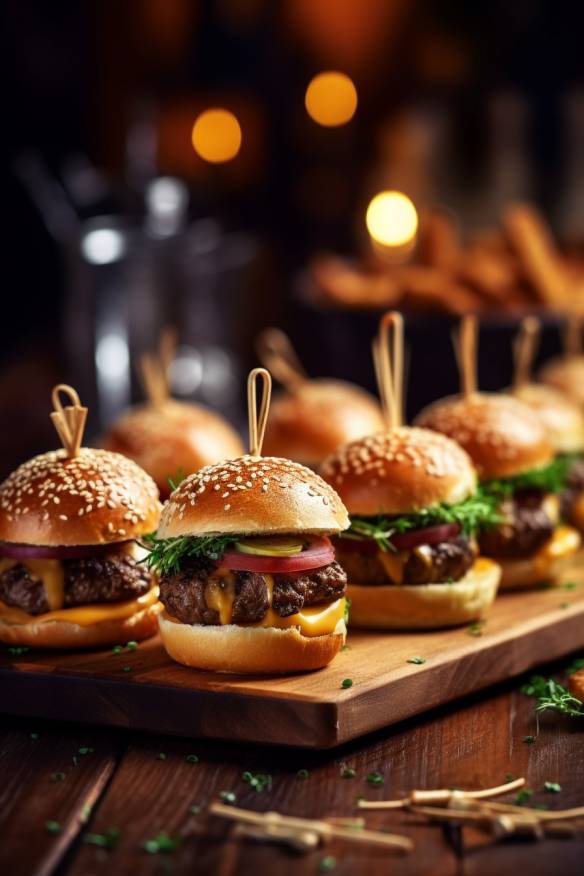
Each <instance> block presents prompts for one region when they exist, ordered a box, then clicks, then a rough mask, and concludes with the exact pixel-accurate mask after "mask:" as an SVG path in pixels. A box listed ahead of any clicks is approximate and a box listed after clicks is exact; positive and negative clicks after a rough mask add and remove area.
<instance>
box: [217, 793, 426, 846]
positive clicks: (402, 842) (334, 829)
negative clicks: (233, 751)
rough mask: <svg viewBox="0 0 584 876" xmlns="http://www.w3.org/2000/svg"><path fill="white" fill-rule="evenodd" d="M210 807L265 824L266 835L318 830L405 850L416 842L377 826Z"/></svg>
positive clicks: (250, 822) (321, 833) (330, 836)
mask: <svg viewBox="0 0 584 876" xmlns="http://www.w3.org/2000/svg"><path fill="white" fill-rule="evenodd" d="M209 811H210V812H211V814H212V815H219V816H221V817H223V818H228V819H231V820H232V821H237V822H239V823H240V824H246V825H256V826H259V827H262V828H264V830H265V832H266V838H269V835H270V834H269V831H270V830H273V829H279V830H280V831H281V830H286V831H290V836H291V837H294V835H295V834H297V832H298V831H300V832H302V831H309V832H313V833H316V834H317V835H318V837H319V839H320V840H324V841H326V840H330V839H341V840H348V841H350V842H355V843H361V844H365V845H374V846H380V847H383V848H388V849H390V848H391V849H395V850H396V851H401V852H410V851H411V850H412V849H413V847H414V844H413V842H412V841H411V840H410V839H409V838H408V837H404V836H398V835H396V834H390V833H383V832H381V831H376V830H355V828H351V827H342V826H338V825H336V824H331V823H329V822H327V821H318V820H315V821H313V820H311V819H308V818H297V817H295V816H289V815H280V814H279V813H278V812H254V811H251V810H248V809H238V808H236V807H234V806H227V805H225V804H223V803H211V805H210V807H209ZM279 838H283V836H282V834H280V836H279Z"/></svg>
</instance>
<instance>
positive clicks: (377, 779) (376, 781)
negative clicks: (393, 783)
mask: <svg viewBox="0 0 584 876" xmlns="http://www.w3.org/2000/svg"><path fill="white" fill-rule="evenodd" d="M365 781H367V782H369V784H370V785H383V783H384V781H385V779H384V778H383V776H382V775H381V773H377V772H374V773H367V776H366V779H365Z"/></svg>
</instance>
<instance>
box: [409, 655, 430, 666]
mask: <svg viewBox="0 0 584 876" xmlns="http://www.w3.org/2000/svg"><path fill="white" fill-rule="evenodd" d="M425 662H426V658H425V657H409V658H408V660H406V663H414V664H415V665H416V666H422V664H424V663H425Z"/></svg>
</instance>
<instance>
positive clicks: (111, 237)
mask: <svg viewBox="0 0 584 876" xmlns="http://www.w3.org/2000/svg"><path fill="white" fill-rule="evenodd" d="M0 16H1V18H2V37H1V39H2V63H3V64H4V66H5V74H4V81H5V82H6V84H7V89H6V97H5V100H6V104H5V110H4V117H5V124H4V135H3V137H4V140H5V142H6V144H7V157H6V160H5V161H4V162H3V164H2V174H3V176H4V187H3V190H4V191H5V199H6V200H5V202H4V203H5V217H6V223H5V232H4V234H5V238H4V239H5V245H4V247H3V258H4V269H3V274H4V276H3V288H4V292H3V312H4V332H3V344H2V347H1V349H0V460H1V461H0V469H1V471H0V474H5V473H6V472H7V471H9V470H10V469H11V468H12V467H13V466H14V465H16V464H17V463H18V462H19V461H21V460H22V459H24V458H26V457H28V456H30V455H31V454H32V453H34V452H38V451H40V450H44V449H46V447H47V446H49V447H50V446H54V443H55V440H54V435H52V434H51V427H50V424H49V420H48V417H47V412H48V409H49V392H50V387H51V386H52V385H53V383H55V382H57V381H58V380H65V381H68V382H71V383H73V384H74V385H75V386H76V387H78V389H79V391H80V394H81V396H82V399H83V401H84V402H85V403H87V404H89V405H90V409H91V422H90V428H91V431H92V433H93V434H94V435H96V434H98V433H99V431H100V430H101V429H103V428H104V427H105V426H106V425H107V424H108V423H109V422H111V420H112V419H113V418H114V417H115V416H116V415H117V414H118V413H119V412H120V411H121V410H122V409H123V408H125V407H126V406H127V405H128V403H130V402H131V401H135V400H138V399H140V398H141V394H142V389H141V386H140V383H139V381H138V379H137V374H136V369H135V363H136V361H137V357H138V356H139V355H140V354H141V353H143V352H145V351H148V350H152V349H153V348H155V347H156V345H157V344H158V339H159V335H160V332H161V329H162V328H163V327H164V326H165V325H173V326H174V327H175V328H176V329H177V332H178V348H177V355H176V358H175V361H174V364H173V366H172V372H171V379H172V388H173V391H174V393H175V394H176V395H177V396H178V397H180V398H188V399H194V400H197V401H202V402H204V403H205V404H208V405H211V406H212V407H214V408H215V409H217V410H219V411H221V412H222V413H224V414H226V415H227V416H228V417H229V418H230V419H231V420H232V421H233V422H235V423H237V424H241V423H242V422H243V413H244V405H243V402H244V392H243V389H244V380H245V374H246V371H247V369H248V368H249V367H250V366H251V365H253V364H257V360H256V357H255V353H254V339H255V337H256V335H257V333H258V331H259V330H260V329H261V328H263V327H265V326H268V325H278V326H280V327H282V328H284V329H285V330H286V332H287V333H288V334H289V335H290V337H291V338H292V340H293V343H294V345H295V347H296V349H297V352H298V355H299V357H300V359H301V361H302V363H303V364H304V367H305V368H306V370H307V371H308V372H309V373H310V374H311V375H314V376H317V375H327V376H337V377H341V378H346V379H351V380H354V381H355V382H357V383H360V384H361V385H363V386H366V387H368V388H372V387H373V383H374V379H373V368H372V365H371V361H370V358H371V357H370V340H371V336H372V334H373V331H374V330H375V326H376V323H377V320H378V318H379V314H380V312H382V311H383V310H384V309H386V308H388V307H397V308H399V309H401V310H403V312H404V314H405V315H406V320H407V333H408V342H409V349H410V356H409V388H408V406H409V410H410V413H413V412H415V410H416V409H417V408H419V407H420V406H421V405H422V404H424V403H426V402H428V401H429V400H431V399H432V398H435V397H436V396H437V395H440V394H445V393H446V392H452V391H453V390H454V389H455V388H456V369H455V365H454V359H453V356H452V352H451V349H450V340H449V336H450V330H451V328H452V325H453V324H454V322H455V321H456V319H457V318H458V317H459V316H460V315H461V314H462V313H465V312H469V311H472V312H477V313H479V314H480V315H481V321H482V333H481V362H480V378H481V383H482V385H483V387H484V388H499V387H502V386H504V385H505V384H506V383H508V382H509V380H510V373H511V350H510V340H511V337H512V335H513V333H514V331H515V328H516V325H517V319H518V317H519V316H520V315H522V314H524V313H525V312H538V313H541V314H542V315H543V317H544V320H545V326H546V328H545V331H544V335H543V343H542V349H541V351H540V357H542V358H543V357H544V356H546V355H548V354H549V353H551V352H554V351H557V350H558V349H560V345H561V327H562V321H563V319H564V317H565V315H566V314H576V315H577V314H579V313H580V312H581V311H582V309H583V308H584V54H583V53H582V50H581V28H580V23H581V22H580V17H579V11H578V4H574V3H569V2H561V0H556V2H554V3H551V2H543V0H515V2H513V3H509V2H503V0H491V2H489V3H464V2H462V0H458V2H457V0H441V2H439V0H276V2H274V0H128V2H123V3H120V2H114V0H75V2H73V0H60V2H59V3H47V2H43V0H17V2H16V0H7V2H5V3H3V4H2V6H1V9H0ZM381 193H385V195H382V196H381V197H376V196H380V195H381Z"/></svg>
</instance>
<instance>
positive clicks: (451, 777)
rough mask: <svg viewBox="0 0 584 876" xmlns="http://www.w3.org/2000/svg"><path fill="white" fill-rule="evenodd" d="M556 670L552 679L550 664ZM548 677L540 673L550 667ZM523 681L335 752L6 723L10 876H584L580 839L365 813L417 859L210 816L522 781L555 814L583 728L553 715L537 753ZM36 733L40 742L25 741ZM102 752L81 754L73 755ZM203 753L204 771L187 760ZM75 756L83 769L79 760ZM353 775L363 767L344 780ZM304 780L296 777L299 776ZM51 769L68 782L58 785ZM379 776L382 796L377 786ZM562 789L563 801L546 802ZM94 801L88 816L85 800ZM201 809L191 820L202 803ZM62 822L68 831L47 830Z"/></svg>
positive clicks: (568, 789) (293, 810)
mask: <svg viewBox="0 0 584 876" xmlns="http://www.w3.org/2000/svg"><path fill="white" fill-rule="evenodd" d="M553 669H554V670H555V669H557V667H553ZM544 671H545V670H544ZM519 684H520V681H519V680H517V681H515V682H507V683H505V684H504V685H502V686H499V687H498V688H497V689H494V690H491V691H489V692H486V693H485V692H483V693H480V694H475V695H473V696H471V697H468V698H467V699H466V700H465V701H464V702H463V703H459V704H456V705H449V706H443V707H441V708H440V709H438V710H434V711H433V712H431V713H428V714H426V715H424V716H422V717H418V718H415V719H410V720H408V721H406V722H402V723H401V724H399V725H398V726H395V727H393V728H391V729H385V730H383V731H378V732H377V733H375V734H372V735H369V736H368V737H365V738H363V739H361V740H359V741H354V742H350V743H347V744H345V745H343V746H341V747H340V748H338V749H336V750H335V751H321V752H317V751H306V750H300V749H281V748H276V747H265V746H252V745H246V746H243V745H236V744H228V743H225V742H220V741H212V740H202V739H198V740H193V739H179V738H176V737H175V738H169V737H157V736H154V735H147V734H140V733H136V732H134V731H126V730H112V729H105V728H91V729H89V728H86V727H79V726H78V725H77V726H76V725H72V724H68V725H63V724H59V723H52V722H43V721H38V720H33V719H31V718H26V719H24V718H2V719H0V832H1V836H2V842H0V873H2V874H7V876H8V874H10V876H38V874H43V876H52V874H54V876H100V874H104V876H126V874H127V876H135V874H138V873H139V874H140V876H165V874H174V876H182V874H185V876H186V874H192V873H196V874H198V876H199V874H200V876H207V874H209V876H215V874H220V876H231V874H237V876H256V874H257V873H260V872H263V873H278V874H282V876H312V874H318V873H320V872H325V870H323V869H322V868H323V863H322V862H323V859H326V858H329V857H334V859H335V865H334V867H333V869H332V870H331V871H330V872H332V873H334V874H338V876H360V874H363V876H382V874H387V873H392V874H394V876H492V874H494V873H496V874H497V876H507V874H513V876H515V874H524V873H525V874H529V876H559V874H561V876H577V874H581V873H582V859H583V856H584V840H583V839H570V840H567V839H566V840H561V841H560V840H546V841H544V842H540V843H537V842H534V841H525V840H508V841H505V842H499V843H496V844H494V843H493V842H492V840H491V839H490V838H489V837H488V836H486V835H483V834H479V833H477V832H476V831H473V830H470V829H468V828H465V829H461V830H458V829H455V828H453V829H450V830H443V829H442V828H440V827H438V826H435V825H430V824H428V823H427V822H426V821H422V820H420V818H419V816H413V815H409V814H406V813H401V812H392V813H389V812H366V813H365V817H366V822H367V826H371V827H377V828H381V827H385V828H388V829H391V830H392V831H395V832H397V833H401V834H404V835H407V836H409V837H411V838H412V839H413V840H414V842H415V850H414V852H413V853H412V854H410V855H407V856H400V855H396V854H388V853H387V852H380V851H379V850H374V849H365V848H362V847H357V846H352V845H349V844H346V843H340V842H334V843H331V844H330V845H326V846H324V847H322V848H320V849H318V850H316V851H314V852H311V853H310V854H308V855H300V856H299V855H297V854H293V853H291V852H289V851H287V850H286V849H285V848H283V847H281V846H278V845H273V844H258V843H256V842H252V841H243V840H240V839H236V838H235V837H234V833H233V827H232V826H231V825H230V824H228V823H226V822H224V821H222V820H220V819H218V818H213V817H210V816H209V815H208V814H207V811H206V809H207V806H208V804H209V802H210V801H211V800H213V799H217V797H218V795H219V794H220V793H221V791H230V792H232V793H234V794H235V796H236V802H237V805H238V806H243V807H246V808H253V809H256V810H259V811H266V810H276V811H279V812H283V813H286V814H296V815H301V816H305V817H319V818H320V817H325V816H331V815H335V816H345V817H351V816H353V817H354V816H355V815H356V814H359V813H358V812H357V810H356V807H355V802H356V798H357V797H358V796H360V795H362V796H364V797H366V798H367V799H385V798H393V797H401V796H403V795H404V794H405V793H406V792H407V791H409V790H411V789H412V788H418V787H419V788H436V787H462V788H476V787H485V786H492V785H495V784H498V783H499V782H501V781H503V780H504V778H505V776H506V775H507V774H508V773H512V774H514V775H515V776H525V777H526V779H527V783H528V786H529V788H530V789H532V790H533V791H534V795H533V797H532V798H531V801H530V802H534V803H540V804H544V805H547V806H548V807H549V808H552V809H553V808H565V807H568V806H573V805H582V804H584V767H583V760H582V750H583V749H582V745H583V742H584V736H583V732H584V723H583V725H582V726H580V724H579V723H578V722H577V721H573V722H572V723H570V722H568V721H566V720H563V719H558V718H557V717H554V716H549V717H548V716H545V717H544V718H543V719H542V720H541V723H540V728H539V733H538V735H537V738H536V740H535V742H532V743H526V742H525V741H524V739H525V737H526V736H530V735H535V734H536V732H537V730H536V723H535V719H534V713H533V701H532V700H530V699H528V698H527V697H525V696H523V695H522V694H520V693H519V692H518V688H519ZM31 733H34V734H38V738H37V739H31V737H30V734H31ZM80 747H83V748H84V749H85V748H87V747H89V748H92V749H93V751H91V752H89V753H87V754H85V755H82V756H80V755H79V748H80ZM189 755H196V756H197V757H198V759H199V760H198V762H196V763H192V762H189V761H187V759H186V758H187V756H189ZM74 759H75V760H74ZM345 767H350V768H352V769H354V770H355V776H354V778H351V779H344V778H342V777H341V772H342V770H343V769H344V768H345ZM301 769H302V770H307V771H308V777H307V778H299V777H298V775H297V773H298V770H301ZM246 771H252V772H254V773H255V772H265V773H268V774H269V775H270V776H271V786H270V787H269V788H268V789H266V790H265V791H263V792H262V793H257V792H255V791H254V790H253V789H252V788H251V787H250V785H249V784H248V783H246V781H245V780H244V778H243V775H244V772H246ZM55 772H63V773H65V778H64V779H63V780H62V781H60V782H52V781H51V775H52V774H54V773H55ZM371 772H378V773H379V774H380V775H381V776H382V777H383V784H380V785H375V786H373V785H371V784H370V783H369V782H368V781H367V775H368V774H369V773H371ZM545 782H557V783H558V784H559V785H560V788H561V790H560V791H559V793H546V792H545V791H544V783H545ZM87 802H89V803H93V806H92V809H91V811H90V812H88V811H87V810H86V809H84V804H86V803H87ZM193 806H195V807H200V809H199V808H197V809H195V810H194V811H193V810H192V807H193ZM48 820H55V821H57V822H58V823H59V824H60V826H61V828H62V829H61V832H60V833H58V834H56V835H53V834H50V833H48V832H47V829H46V821H48ZM112 828H117V829H118V830H119V831H120V838H119V842H118V844H117V845H116V846H115V848H111V849H105V848H99V847H96V846H95V845H91V844H88V843H87V842H86V838H87V835H88V834H90V835H91V834H98V835H104V834H107V833H108V832H109V831H111V830H112ZM161 831H162V832H164V833H166V834H168V835H169V836H170V837H171V838H172V839H173V840H178V843H177V845H176V848H175V849H174V850H173V851H169V852H167V853H163V852H159V853H157V854H151V853H148V852H147V851H145V850H144V848H143V844H144V843H145V842H146V841H147V840H149V839H151V838H153V837H155V836H156V835H157V834H158V833H160V832H161Z"/></svg>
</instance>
